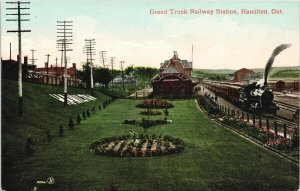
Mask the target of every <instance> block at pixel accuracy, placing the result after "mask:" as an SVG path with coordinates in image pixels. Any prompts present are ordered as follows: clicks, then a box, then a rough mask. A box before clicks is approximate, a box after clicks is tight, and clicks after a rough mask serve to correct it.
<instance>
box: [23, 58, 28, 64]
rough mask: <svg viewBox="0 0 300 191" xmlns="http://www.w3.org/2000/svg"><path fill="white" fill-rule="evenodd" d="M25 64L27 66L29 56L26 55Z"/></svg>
mask: <svg viewBox="0 0 300 191" xmlns="http://www.w3.org/2000/svg"><path fill="white" fill-rule="evenodd" d="M24 65H25V66H27V65H28V56H24Z"/></svg>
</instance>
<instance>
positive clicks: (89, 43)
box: [84, 39, 96, 95]
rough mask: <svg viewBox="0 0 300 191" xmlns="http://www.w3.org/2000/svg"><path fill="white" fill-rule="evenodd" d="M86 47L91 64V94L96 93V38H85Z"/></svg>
mask: <svg viewBox="0 0 300 191" xmlns="http://www.w3.org/2000/svg"><path fill="white" fill-rule="evenodd" d="M84 41H85V47H84V53H86V56H87V63H88V64H89V65H90V69H91V95H94V77H93V60H95V59H93V56H94V55H96V49H95V45H96V42H95V39H85V40H84Z"/></svg>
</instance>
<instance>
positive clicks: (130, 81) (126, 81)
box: [112, 75, 136, 84]
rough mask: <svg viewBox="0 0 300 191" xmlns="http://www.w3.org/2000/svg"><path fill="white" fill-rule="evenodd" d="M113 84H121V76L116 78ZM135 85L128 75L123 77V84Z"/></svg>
mask: <svg viewBox="0 0 300 191" xmlns="http://www.w3.org/2000/svg"><path fill="white" fill-rule="evenodd" d="M112 81H113V83H114V84H122V83H123V79H122V76H121V75H120V76H116V77H115V78H114V79H113V80H112ZM135 83H136V79H134V78H133V76H130V75H124V84H135Z"/></svg>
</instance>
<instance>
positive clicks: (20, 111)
mask: <svg viewBox="0 0 300 191" xmlns="http://www.w3.org/2000/svg"><path fill="white" fill-rule="evenodd" d="M6 3H7V4H12V5H17V7H9V8H6V10H12V11H14V10H17V13H12V14H6V15H13V16H18V18H17V19H6V21H13V22H15V21H17V22H18V30H8V31H7V32H8V33H18V46H19V55H18V65H19V74H18V114H19V116H23V115H24V112H23V87H22V43H21V38H22V33H23V32H31V30H22V29H21V22H22V21H29V19H22V18H21V17H22V16H23V15H30V14H29V13H21V10H26V9H30V8H28V7H21V6H22V5H26V4H30V2H28V1H27V2H25V1H24V2H23V1H22V2H21V1H17V2H6Z"/></svg>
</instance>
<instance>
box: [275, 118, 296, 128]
mask: <svg viewBox="0 0 300 191" xmlns="http://www.w3.org/2000/svg"><path fill="white" fill-rule="evenodd" d="M273 119H274V120H276V121H278V122H279V123H281V124H286V125H288V126H289V127H299V124H298V123H294V122H292V121H290V120H287V119H285V118H283V117H280V116H274V117H273Z"/></svg>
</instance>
